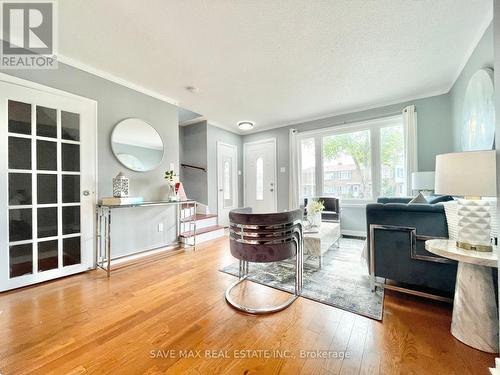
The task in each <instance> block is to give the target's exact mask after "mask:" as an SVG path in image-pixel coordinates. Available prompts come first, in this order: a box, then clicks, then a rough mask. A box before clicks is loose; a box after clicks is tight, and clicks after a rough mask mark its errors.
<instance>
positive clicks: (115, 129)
mask: <svg viewBox="0 0 500 375" xmlns="http://www.w3.org/2000/svg"><path fill="white" fill-rule="evenodd" d="M128 120H138V121H142V122H143V123H145V124H147V125H149V126H150V127H151V129H153V130H154V131H155V132H156V134H158V137H160V140H161V143H162V151H161V158H160V160H159V162H158V164H157V165H156V166H154V167H153V168H150V169H145V170H137V169H133V168H130V167H129V166H128V165H125V164H124V163H123V162H122V161H121V160H120V158H119V157H118V154H117V152H116V150H115V147H114V145H113V136H114V135H115V133H116V131H117V129H118V127H119V126H120V125H121V124H122V123H123V122H125V121H128ZM109 142H110V143H111V151H112V152H113V156H114V157H115V159H116V160H117V161H118V162H119V163H120V164H121V165H123V166H124V167H125V168H127V169H129V170H131V171H134V172H151V171H153V170H155V169H156V168H158V167H159V166H160V165H161V163H162V162H163V159H164V157H165V142H163V138H162V136H161V135H160V133H159V132H158V130H156V128H155V127H154V126H153V125H151V124H150V123H149V122H147V121H146V120H143V119H141V118H139V117H127V118H124V119H122V120H120V121H118V122H117V123H116V125H115V126H114V127H113V130H112V132H111V137H110V138H109Z"/></svg>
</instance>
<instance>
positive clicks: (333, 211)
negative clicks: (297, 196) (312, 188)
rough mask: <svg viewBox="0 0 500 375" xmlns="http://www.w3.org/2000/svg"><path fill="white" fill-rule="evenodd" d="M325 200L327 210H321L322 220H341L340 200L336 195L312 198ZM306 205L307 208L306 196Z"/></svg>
mask: <svg viewBox="0 0 500 375" xmlns="http://www.w3.org/2000/svg"><path fill="white" fill-rule="evenodd" d="M312 199H318V200H321V201H323V205H324V206H325V210H324V211H323V212H321V220H322V221H332V222H340V201H339V199H338V198H334V197H318V198H312ZM304 206H305V207H306V208H307V198H304Z"/></svg>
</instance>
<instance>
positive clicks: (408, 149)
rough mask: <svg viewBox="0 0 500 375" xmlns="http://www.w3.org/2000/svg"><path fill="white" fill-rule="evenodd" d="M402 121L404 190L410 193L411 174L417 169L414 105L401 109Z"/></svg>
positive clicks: (415, 113)
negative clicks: (404, 167)
mask: <svg viewBox="0 0 500 375" xmlns="http://www.w3.org/2000/svg"><path fill="white" fill-rule="evenodd" d="M403 123H404V132H405V155H406V156H405V157H406V160H405V164H406V190H407V194H408V195H411V193H412V190H411V174H412V173H413V172H417V171H418V155H417V111H416V109H415V106H414V105H409V106H408V107H406V108H404V109H403Z"/></svg>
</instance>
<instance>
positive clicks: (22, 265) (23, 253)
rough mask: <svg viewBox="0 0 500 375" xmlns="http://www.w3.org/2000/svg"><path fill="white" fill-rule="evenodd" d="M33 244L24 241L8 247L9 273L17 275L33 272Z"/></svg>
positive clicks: (12, 275)
mask: <svg viewBox="0 0 500 375" xmlns="http://www.w3.org/2000/svg"><path fill="white" fill-rule="evenodd" d="M32 247H33V245H32V244H31V243H26V244H22V245H14V246H10V247H9V269H10V272H9V275H10V277H18V276H23V275H27V274H30V273H33V248H32Z"/></svg>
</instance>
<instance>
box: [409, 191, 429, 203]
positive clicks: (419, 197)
mask: <svg viewBox="0 0 500 375" xmlns="http://www.w3.org/2000/svg"><path fill="white" fill-rule="evenodd" d="M408 203H427V199H425V197H424V196H423V195H422V193H418V195H417V196H416V197H415V198H413V199H412V200H411V201H409V202H408Z"/></svg>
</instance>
